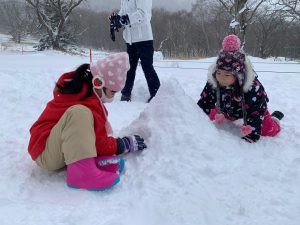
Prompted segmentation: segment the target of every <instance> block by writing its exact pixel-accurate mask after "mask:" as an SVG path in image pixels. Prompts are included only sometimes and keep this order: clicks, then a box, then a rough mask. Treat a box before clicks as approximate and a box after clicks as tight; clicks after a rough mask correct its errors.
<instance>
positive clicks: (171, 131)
mask: <svg viewBox="0 0 300 225" xmlns="http://www.w3.org/2000/svg"><path fill="white" fill-rule="evenodd" d="M213 60H214V59H213V58H210V59H203V60H201V61H204V62H207V61H210V62H212V61H213ZM252 61H253V62H255V61H260V62H264V61H265V60H262V59H258V58H252ZM86 62H88V58H86V57H79V56H69V55H65V54H62V53H58V52H54V51H49V52H44V53H27V54H24V55H20V54H18V53H9V52H1V53H0V78H1V79H0V80H1V82H0V95H1V98H0V104H1V108H0V129H1V133H0V146H1V147H0V159H1V161H0V174H1V175H0V221H1V225H13V224H26V225H27V224H30V225H40V224H43V225H50V224H51V225H52V224H61V225H67V224H68V225H69V224H70V225H84V224H101V225H102V224H103V225H127V224H130V225H138V224H145V225H148V224H149V225H153V224H167V225H177V224H178V225H179V224H183V225H193V224H197V225H241V224H243V225H262V224H264V225H282V224H285V225H298V224H299V221H300V189H299V186H300V177H299V176H300V175H299V174H300V152H299V151H300V150H299V149H300V140H299V136H300V119H299V112H300V109H299V106H300V105H299V94H300V91H299V88H298V86H299V83H300V76H299V74H272V73H261V74H259V79H260V80H261V81H262V83H263V85H264V86H265V88H266V91H267V93H268V96H269V98H270V103H269V108H270V111H273V110H277V109H278V110H281V111H283V112H284V114H285V118H284V120H283V121H282V132H281V133H280V134H279V135H278V136H277V137H275V138H262V139H261V140H260V141H259V142H258V143H256V144H248V143H245V142H244V141H242V140H241V139H240V138H239V134H238V128H237V127H236V126H234V125H233V124H229V123H226V124H224V125H223V126H222V127H221V128H217V127H216V126H215V125H214V124H213V123H211V122H210V121H209V120H208V118H207V116H206V115H204V113H203V112H202V111H201V110H200V109H199V108H198V107H197V105H196V102H197V100H198V98H199V95H200V92H201V90H202V88H203V87H204V85H205V82H206V71H205V70H184V69H179V68H157V72H158V74H159V76H160V79H161V83H162V85H161V88H160V90H159V92H158V94H157V96H156V98H154V99H153V101H152V102H151V103H150V104H146V103H145V102H146V100H147V98H148V97H149V94H148V91H147V88H146V81H145V79H144V76H143V73H142V70H141V68H140V67H139V68H138V71H137V79H136V83H135V86H134V91H133V101H132V102H130V103H127V102H120V101H119V99H120V94H117V96H116V101H115V102H113V103H111V104H108V105H107V108H108V110H109V119H110V121H111V124H112V126H113V128H114V131H115V135H116V136H123V135H128V134H141V135H143V136H144V137H145V140H146V143H147V145H148V149H147V150H145V151H143V152H141V153H136V154H129V155H127V156H126V157H125V160H126V172H125V174H124V175H122V176H121V183H120V184H118V185H117V186H116V187H115V188H113V189H112V190H110V191H106V192H103V193H101V192H100V193H95V192H89V191H84V190H73V189H70V188H68V187H67V186H66V185H65V171H59V172H47V171H43V170H41V169H40V168H38V167H37V166H36V165H35V163H34V162H33V161H31V159H30V157H29V155H28V154H27V144H28V140H29V132H28V129H29V128H30V126H31V125H32V123H33V122H34V121H35V120H36V119H37V118H38V116H39V114H40V113H41V111H42V110H43V109H44V107H45V104H46V103H47V102H48V101H49V100H50V99H51V97H52V89H53V86H54V82H55V81H56V79H57V78H58V77H59V76H60V74H61V73H63V72H66V71H70V70H73V69H75V68H76V67H77V66H79V65H80V64H82V63H86ZM268 62H270V61H268ZM271 62H273V63H275V64H267V65H263V64H257V65H256V64H255V63H254V66H255V68H258V70H269V71H270V70H279V71H280V70H282V71H284V70H286V69H287V66H285V65H283V64H277V63H276V62H274V61H271ZM155 64H157V65H158V64H159V66H172V65H175V64H176V65H178V64H180V66H182V67H185V66H186V67H195V64H194V62H193V61H185V62H174V63H172V62H171V63H170V62H164V61H160V62H156V63H155ZM198 66H200V67H205V68H207V67H208V66H209V64H201V65H198ZM175 67H176V66H175ZM288 67H289V68H288V69H289V70H291V71H300V69H299V68H300V66H299V64H291V65H288Z"/></svg>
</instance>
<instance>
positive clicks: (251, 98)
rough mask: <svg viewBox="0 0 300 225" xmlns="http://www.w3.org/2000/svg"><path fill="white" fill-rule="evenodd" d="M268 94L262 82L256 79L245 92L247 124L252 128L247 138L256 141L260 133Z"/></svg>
mask: <svg viewBox="0 0 300 225" xmlns="http://www.w3.org/2000/svg"><path fill="white" fill-rule="evenodd" d="M268 101H269V100H268V96H267V94H266V92H265V89H264V87H263V86H262V84H261V83H260V82H259V81H258V80H257V79H256V80H255V81H254V83H253V85H252V88H251V90H250V91H249V92H247V93H245V110H246V121H247V125H250V126H251V127H252V129H253V131H252V133H251V134H249V138H251V139H253V141H257V140H258V139H259V138H260V135H261V128H262V121H263V119H264V114H265V111H266V110H267V102H268Z"/></svg>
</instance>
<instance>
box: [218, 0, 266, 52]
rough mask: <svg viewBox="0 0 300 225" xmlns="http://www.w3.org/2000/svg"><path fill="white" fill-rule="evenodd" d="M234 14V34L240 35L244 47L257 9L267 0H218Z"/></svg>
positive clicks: (232, 23)
mask: <svg viewBox="0 0 300 225" xmlns="http://www.w3.org/2000/svg"><path fill="white" fill-rule="evenodd" d="M218 1H219V2H220V3H221V4H222V5H223V6H224V8H225V9H226V11H227V12H228V13H229V14H230V15H231V16H232V21H231V23H230V29H231V32H232V33H233V34H237V35H239V36H240V38H241V40H242V47H244V45H245V37H246V29H247V26H248V25H249V24H250V23H251V21H252V18H253V16H254V15H255V12H256V11H257V9H258V8H259V7H260V6H261V5H262V4H263V3H264V2H266V0H218Z"/></svg>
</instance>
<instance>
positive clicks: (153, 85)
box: [122, 41, 160, 97]
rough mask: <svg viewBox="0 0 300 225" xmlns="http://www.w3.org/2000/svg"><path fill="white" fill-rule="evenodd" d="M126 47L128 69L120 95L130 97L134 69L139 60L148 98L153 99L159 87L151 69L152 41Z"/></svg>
mask: <svg viewBox="0 0 300 225" xmlns="http://www.w3.org/2000/svg"><path fill="white" fill-rule="evenodd" d="M126 45H127V53H128V55H129V63H130V69H129V71H128V72H127V79H126V83H125V87H124V88H123V90H122V94H123V95H125V96H128V97H129V96H131V91H132V88H133V84H134V79H135V72H136V68H137V65H138V61H139V59H141V65H142V69H143V71H144V74H145V78H146V80H147V84H148V89H149V92H150V96H151V97H153V96H154V95H155V94H156V92H157V90H158V88H159V86H160V82H159V79H158V76H157V74H156V72H155V70H154V68H153V54H154V48H153V41H141V42H137V43H132V45H129V44H126Z"/></svg>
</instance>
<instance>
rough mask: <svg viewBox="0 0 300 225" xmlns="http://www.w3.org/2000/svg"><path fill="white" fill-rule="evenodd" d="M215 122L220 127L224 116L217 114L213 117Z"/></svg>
mask: <svg viewBox="0 0 300 225" xmlns="http://www.w3.org/2000/svg"><path fill="white" fill-rule="evenodd" d="M215 120H216V123H217V124H218V125H221V124H222V123H224V120H225V116H224V115H223V114H222V113H217V114H216V115H215Z"/></svg>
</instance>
